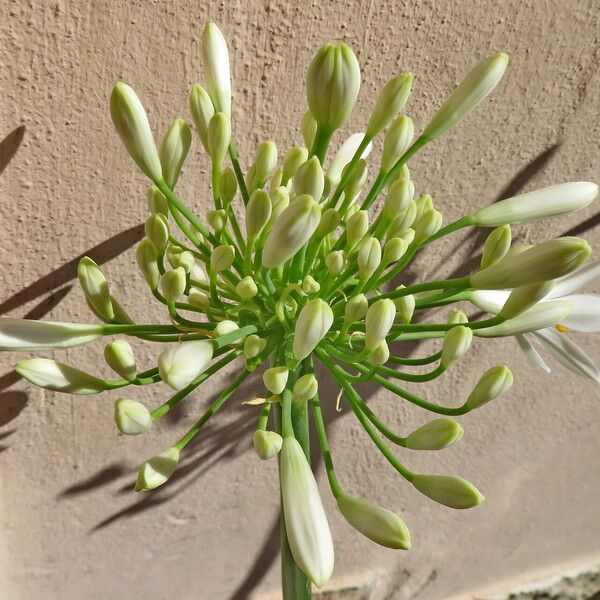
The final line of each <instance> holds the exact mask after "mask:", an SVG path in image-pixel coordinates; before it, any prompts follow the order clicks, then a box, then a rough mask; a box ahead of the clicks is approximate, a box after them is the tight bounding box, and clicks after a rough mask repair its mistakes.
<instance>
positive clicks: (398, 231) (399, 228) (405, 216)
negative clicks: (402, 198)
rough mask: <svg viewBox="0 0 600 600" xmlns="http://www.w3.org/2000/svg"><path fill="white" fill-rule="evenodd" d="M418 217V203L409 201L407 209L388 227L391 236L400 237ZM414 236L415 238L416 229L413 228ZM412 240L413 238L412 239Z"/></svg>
mask: <svg viewBox="0 0 600 600" xmlns="http://www.w3.org/2000/svg"><path fill="white" fill-rule="evenodd" d="M416 217H417V203H416V202H415V201H414V200H413V201H411V202H409V203H408V206H407V207H406V209H405V210H404V211H403V212H402V213H401V214H400V215H399V216H398V217H397V218H396V219H394V221H393V222H392V224H391V225H390V228H389V229H388V236H389V237H400V236H401V235H402V234H403V233H404V232H405V231H408V230H409V229H410V226H411V225H412V224H413V223H414V222H415V219H416ZM411 231H412V238H413V239H414V235H415V230H414V229H412V230H411ZM411 241H412V240H411ZM409 243H410V242H409Z"/></svg>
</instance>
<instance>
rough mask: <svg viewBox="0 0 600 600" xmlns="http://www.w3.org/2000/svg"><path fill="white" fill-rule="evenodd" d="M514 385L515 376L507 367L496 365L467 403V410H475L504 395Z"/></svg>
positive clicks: (486, 374)
mask: <svg viewBox="0 0 600 600" xmlns="http://www.w3.org/2000/svg"><path fill="white" fill-rule="evenodd" d="M512 383H513V374H512V373H511V372H510V370H509V368H508V367H507V366H506V365H496V366H495V367H492V368H491V369H489V370H488V371H486V372H485V373H484V374H483V376H482V377H481V379H480V380H479V381H478V382H477V384H476V385H475V387H474V388H473V391H472V392H471V393H470V394H469V397H468V398H467V401H466V402H465V408H467V409H469V410H475V409H476V408H479V407H480V406H483V405H484V404H487V403H488V402H490V401H491V400H495V399H496V398H497V397H498V396H500V394H503V393H504V392H506V390H508V389H509V388H510V386H511V385H512Z"/></svg>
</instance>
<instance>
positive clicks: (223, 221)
mask: <svg viewBox="0 0 600 600" xmlns="http://www.w3.org/2000/svg"><path fill="white" fill-rule="evenodd" d="M206 220H207V221H208V224H209V225H210V226H211V227H212V228H213V229H214V230H215V233H221V231H223V229H224V228H225V225H227V211H225V210H223V209H222V208H220V209H218V210H209V211H208V212H207V213H206Z"/></svg>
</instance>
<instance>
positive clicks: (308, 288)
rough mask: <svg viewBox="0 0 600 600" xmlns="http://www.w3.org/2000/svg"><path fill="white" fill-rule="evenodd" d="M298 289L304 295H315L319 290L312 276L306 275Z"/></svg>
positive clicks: (319, 287) (317, 283)
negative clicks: (300, 289)
mask: <svg viewBox="0 0 600 600" xmlns="http://www.w3.org/2000/svg"><path fill="white" fill-rule="evenodd" d="M300 287H301V288H302V291H303V292H304V293H305V294H316V293H317V292H318V291H319V290H320V289H321V286H320V285H319V282H318V281H317V280H316V279H315V278H314V277H313V276H312V275H307V276H306V277H305V278H304V279H303V280H302V284H301V286H300Z"/></svg>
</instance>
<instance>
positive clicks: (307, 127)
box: [300, 110, 317, 158]
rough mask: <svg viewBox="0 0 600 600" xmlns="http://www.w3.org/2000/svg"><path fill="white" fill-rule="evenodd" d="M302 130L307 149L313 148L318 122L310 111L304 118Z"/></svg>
mask: <svg viewBox="0 0 600 600" xmlns="http://www.w3.org/2000/svg"><path fill="white" fill-rule="evenodd" d="M300 128H301V130H302V139H303V140H304V145H305V146H306V147H307V148H312V145H313V142H314V139H315V134H316V133H317V122H316V121H315V120H314V118H313V116H312V115H311V114H310V110H307V111H306V112H305V113H304V115H303V116H302V124H301V126H300ZM307 158H308V156H307Z"/></svg>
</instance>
